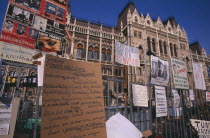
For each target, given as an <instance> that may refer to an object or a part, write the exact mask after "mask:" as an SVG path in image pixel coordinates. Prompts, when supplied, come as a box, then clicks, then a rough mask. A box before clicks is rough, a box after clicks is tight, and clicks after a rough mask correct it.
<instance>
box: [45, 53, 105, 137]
mask: <svg viewBox="0 0 210 138" xmlns="http://www.w3.org/2000/svg"><path fill="white" fill-rule="evenodd" d="M43 83H44V84H43V94H42V98H43V99H42V114H41V116H42V125H41V138H46V137H50V138H59V137H60V138H93V137H95V138H106V127H105V113H104V102H103V93H102V77H101V65H100V64H96V63H88V62H78V61H73V60H67V59H63V58H58V57H55V56H52V55H46V59H45V68H44V82H43Z"/></svg>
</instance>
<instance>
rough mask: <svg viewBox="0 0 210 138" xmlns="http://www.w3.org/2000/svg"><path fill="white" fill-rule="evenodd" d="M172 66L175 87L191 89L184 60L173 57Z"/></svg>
mask: <svg viewBox="0 0 210 138" xmlns="http://www.w3.org/2000/svg"><path fill="white" fill-rule="evenodd" d="M171 68H172V73H173V79H174V87H175V88H177V89H189V84H188V78H187V68H186V63H185V62H184V61H181V60H178V59H174V58H171Z"/></svg>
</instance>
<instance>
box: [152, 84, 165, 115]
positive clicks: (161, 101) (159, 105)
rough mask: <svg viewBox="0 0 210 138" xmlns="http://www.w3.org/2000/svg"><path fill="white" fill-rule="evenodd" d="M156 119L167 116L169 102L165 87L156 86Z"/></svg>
mask: <svg viewBox="0 0 210 138" xmlns="http://www.w3.org/2000/svg"><path fill="white" fill-rule="evenodd" d="M155 101H156V117H163V116H167V112H168V111H167V100H166V90H165V87H160V86H155Z"/></svg>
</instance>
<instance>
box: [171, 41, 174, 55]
mask: <svg viewBox="0 0 210 138" xmlns="http://www.w3.org/2000/svg"><path fill="white" fill-rule="evenodd" d="M170 51H171V56H174V53H173V45H172V43H170Z"/></svg>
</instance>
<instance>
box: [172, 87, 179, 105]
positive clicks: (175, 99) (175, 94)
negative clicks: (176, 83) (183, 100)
mask: <svg viewBox="0 0 210 138" xmlns="http://www.w3.org/2000/svg"><path fill="white" fill-rule="evenodd" d="M172 93H173V107H179V105H180V96H179V94H178V92H177V90H172Z"/></svg>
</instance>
